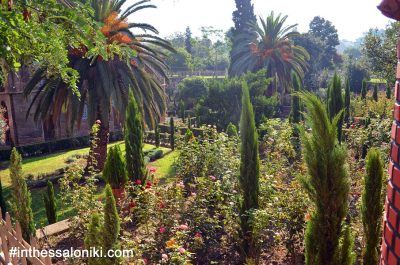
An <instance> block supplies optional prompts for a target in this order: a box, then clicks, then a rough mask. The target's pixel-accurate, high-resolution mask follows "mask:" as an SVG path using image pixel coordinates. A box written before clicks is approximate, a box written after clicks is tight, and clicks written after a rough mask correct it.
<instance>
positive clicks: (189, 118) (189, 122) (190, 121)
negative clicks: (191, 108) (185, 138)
mask: <svg viewBox="0 0 400 265" xmlns="http://www.w3.org/2000/svg"><path fill="white" fill-rule="evenodd" d="M188 129H189V130H191V129H192V118H191V117H190V115H189V117H188Z"/></svg>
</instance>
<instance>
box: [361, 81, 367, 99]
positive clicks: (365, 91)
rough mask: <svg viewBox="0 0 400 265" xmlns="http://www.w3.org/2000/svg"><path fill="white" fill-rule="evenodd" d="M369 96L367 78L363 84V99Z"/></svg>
mask: <svg viewBox="0 0 400 265" xmlns="http://www.w3.org/2000/svg"><path fill="white" fill-rule="evenodd" d="M366 98H367V80H365V79H363V81H362V86H361V99H366Z"/></svg>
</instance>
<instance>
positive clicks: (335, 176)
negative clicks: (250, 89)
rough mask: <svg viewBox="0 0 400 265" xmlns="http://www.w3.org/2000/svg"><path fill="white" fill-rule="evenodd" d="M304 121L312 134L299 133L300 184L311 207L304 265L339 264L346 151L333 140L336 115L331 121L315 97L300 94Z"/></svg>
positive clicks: (347, 186)
mask: <svg viewBox="0 0 400 265" xmlns="http://www.w3.org/2000/svg"><path fill="white" fill-rule="evenodd" d="M300 98H301V99H302V100H303V101H304V103H305V105H306V107H307V113H306V114H305V118H306V120H307V121H308V124H309V125H310V127H311V131H312V133H309V134H308V133H306V132H305V131H304V130H303V132H302V144H303V152H304V159H305V162H306V165H307V169H308V176H307V177H304V178H302V184H303V186H304V189H305V191H306V192H307V194H308V195H309V197H310V199H311V201H312V202H313V204H314V207H315V208H314V210H313V212H312V214H311V218H310V220H309V221H308V223H307V228H306V232H305V257H306V264H307V265H319V264H332V265H333V264H341V263H340V259H341V260H343V257H342V255H339V253H343V251H341V249H340V238H343V236H344V233H343V231H344V230H343V229H342V228H343V225H344V219H345V217H346V215H347V212H348V195H349V189H350V180H349V176H348V172H347V169H346V162H345V161H346V157H347V154H346V153H347V152H346V149H345V147H344V146H343V145H339V144H338V141H337V127H338V123H339V120H340V114H338V115H336V116H335V117H334V118H333V119H332V121H331V120H330V118H329V115H328V113H327V111H326V108H325V107H324V106H323V104H322V103H321V101H320V100H319V99H318V98H317V96H315V95H313V94H310V93H303V94H301V95H300Z"/></svg>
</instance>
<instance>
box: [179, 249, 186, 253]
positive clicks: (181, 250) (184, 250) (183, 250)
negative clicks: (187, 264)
mask: <svg viewBox="0 0 400 265" xmlns="http://www.w3.org/2000/svg"><path fill="white" fill-rule="evenodd" d="M185 252H186V249H184V248H182V247H180V248H179V253H181V254H182V255H183V254H185Z"/></svg>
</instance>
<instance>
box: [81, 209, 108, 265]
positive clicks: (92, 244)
mask: <svg viewBox="0 0 400 265" xmlns="http://www.w3.org/2000/svg"><path fill="white" fill-rule="evenodd" d="M102 235H103V227H102V225H101V222H100V215H99V214H98V213H94V214H93V215H92V218H91V220H90V224H89V229H88V232H87V234H86V237H85V248H86V249H87V250H90V248H96V249H100V248H101V247H102V246H103V243H102ZM102 264H104V261H103V260H102V258H100V257H88V265H102Z"/></svg>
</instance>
